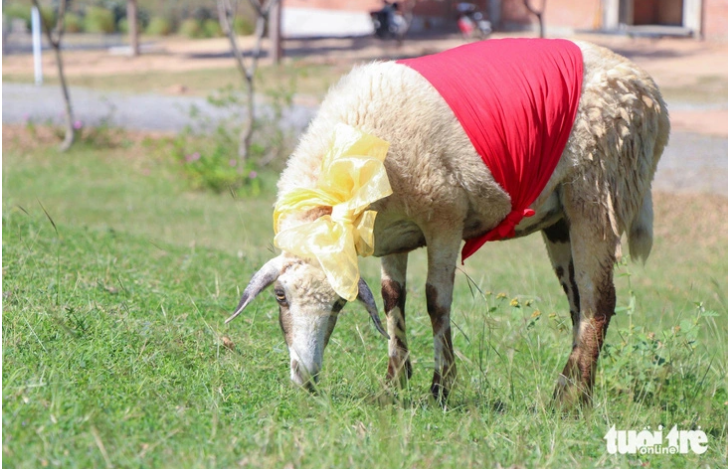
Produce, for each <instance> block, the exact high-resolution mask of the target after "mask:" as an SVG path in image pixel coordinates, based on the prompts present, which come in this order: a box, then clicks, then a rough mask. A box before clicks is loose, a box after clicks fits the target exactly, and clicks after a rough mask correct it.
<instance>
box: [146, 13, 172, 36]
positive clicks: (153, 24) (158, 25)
mask: <svg viewBox="0 0 728 469" xmlns="http://www.w3.org/2000/svg"><path fill="white" fill-rule="evenodd" d="M146 33H147V34H150V35H152V36H168V35H170V34H172V23H171V22H170V21H169V20H168V19H167V18H163V17H161V16H155V17H154V18H152V19H151V21H149V26H147V31H146Z"/></svg>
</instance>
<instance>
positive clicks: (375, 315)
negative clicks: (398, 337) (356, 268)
mask: <svg viewBox="0 0 728 469" xmlns="http://www.w3.org/2000/svg"><path fill="white" fill-rule="evenodd" d="M357 299H358V300H359V301H361V302H362V303H364V306H365V307H366V309H367V311H368V312H369V316H371V318H372V321H374V327H376V328H377V330H378V331H379V333H380V334H382V335H383V336H384V337H386V338H387V339H389V334H387V331H385V330H384V327H382V321H380V320H379V312H378V311H377V304H376V303H375V302H374V295H373V294H372V291H371V290H370V289H369V285H367V283H366V282H365V281H364V279H363V278H361V277H359V295H358V296H357Z"/></svg>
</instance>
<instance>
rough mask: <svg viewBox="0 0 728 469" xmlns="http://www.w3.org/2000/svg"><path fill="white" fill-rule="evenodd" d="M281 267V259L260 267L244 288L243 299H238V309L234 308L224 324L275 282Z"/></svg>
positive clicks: (275, 258) (272, 260) (276, 258)
mask: <svg viewBox="0 0 728 469" xmlns="http://www.w3.org/2000/svg"><path fill="white" fill-rule="evenodd" d="M281 267H282V264H281V258H280V257H274V258H273V259H271V260H269V261H268V262H266V263H265V265H264V266H263V267H261V268H260V270H259V271H257V272H256V273H255V275H253V278H252V279H250V283H249V284H248V286H247V287H245V291H244V292H243V297H242V298H240V303H238V307H237V308H235V312H234V313H233V315H232V316H230V317H229V318H227V319H226V320H225V324H227V323H229V322H230V321H232V320H233V319H235V318H236V317H237V316H238V314H240V313H242V312H243V310H244V309H245V307H246V306H248V304H249V303H250V302H251V301H253V300H254V299H255V297H256V296H258V294H259V293H260V292H262V291H263V290H264V289H265V288H266V287H267V286H268V285H270V284H271V283H273V282H275V281H276V279H277V278H278V276H279V275H280V274H281Z"/></svg>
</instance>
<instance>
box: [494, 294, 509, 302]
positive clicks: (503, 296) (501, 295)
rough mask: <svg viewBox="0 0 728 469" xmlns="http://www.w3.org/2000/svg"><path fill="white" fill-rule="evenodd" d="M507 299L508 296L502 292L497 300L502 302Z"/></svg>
mask: <svg viewBox="0 0 728 469" xmlns="http://www.w3.org/2000/svg"><path fill="white" fill-rule="evenodd" d="M507 297H508V295H506V294H505V293H502V292H501V293H498V296H496V298H497V299H499V300H502V299H503V298H507Z"/></svg>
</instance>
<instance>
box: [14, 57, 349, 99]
mask: <svg viewBox="0 0 728 469" xmlns="http://www.w3.org/2000/svg"><path fill="white" fill-rule="evenodd" d="M350 69H351V65H334V64H331V65H327V64H310V63H306V62H305V61H292V62H288V63H286V64H285V65H283V66H281V67H275V66H271V65H267V66H261V67H259V68H258V70H257V72H256V75H257V79H256V88H257V92H259V93H263V94H265V93H268V92H277V91H279V90H280V89H281V88H283V89H289V88H291V87H293V88H294V91H295V92H296V93H299V94H302V95H306V96H309V97H314V98H322V97H323V96H324V95H325V94H326V91H327V90H328V89H329V87H330V86H331V85H333V84H335V83H336V82H337V81H338V80H339V78H340V77H341V76H342V75H343V74H344V73H346V72H348V71H349V70H350ZM44 80H45V82H46V84H47V85H57V84H58V77H57V75H56V74H55V73H48V74H47V76H46V77H45V79H44ZM67 80H68V83H69V85H70V86H80V87H84V88H92V89H97V90H104V91H119V92H124V93H159V94H169V93H173V94H178V93H179V92H180V90H181V87H182V86H184V89H185V93H187V94H191V95H198V96H207V95H209V94H211V93H213V92H215V91H217V90H219V89H220V88H225V87H227V86H234V87H242V86H243V82H242V79H241V78H240V73H239V72H238V70H237V69H236V68H234V67H233V66H232V65H231V66H230V67H228V68H209V69H198V70H185V71H171V72H170V71H159V70H154V71H144V72H143V73H130V74H127V73H123V74H114V75H80V76H70V77H68V78H67ZM3 82H20V83H33V75H32V74H3ZM292 82H293V83H292Z"/></svg>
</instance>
